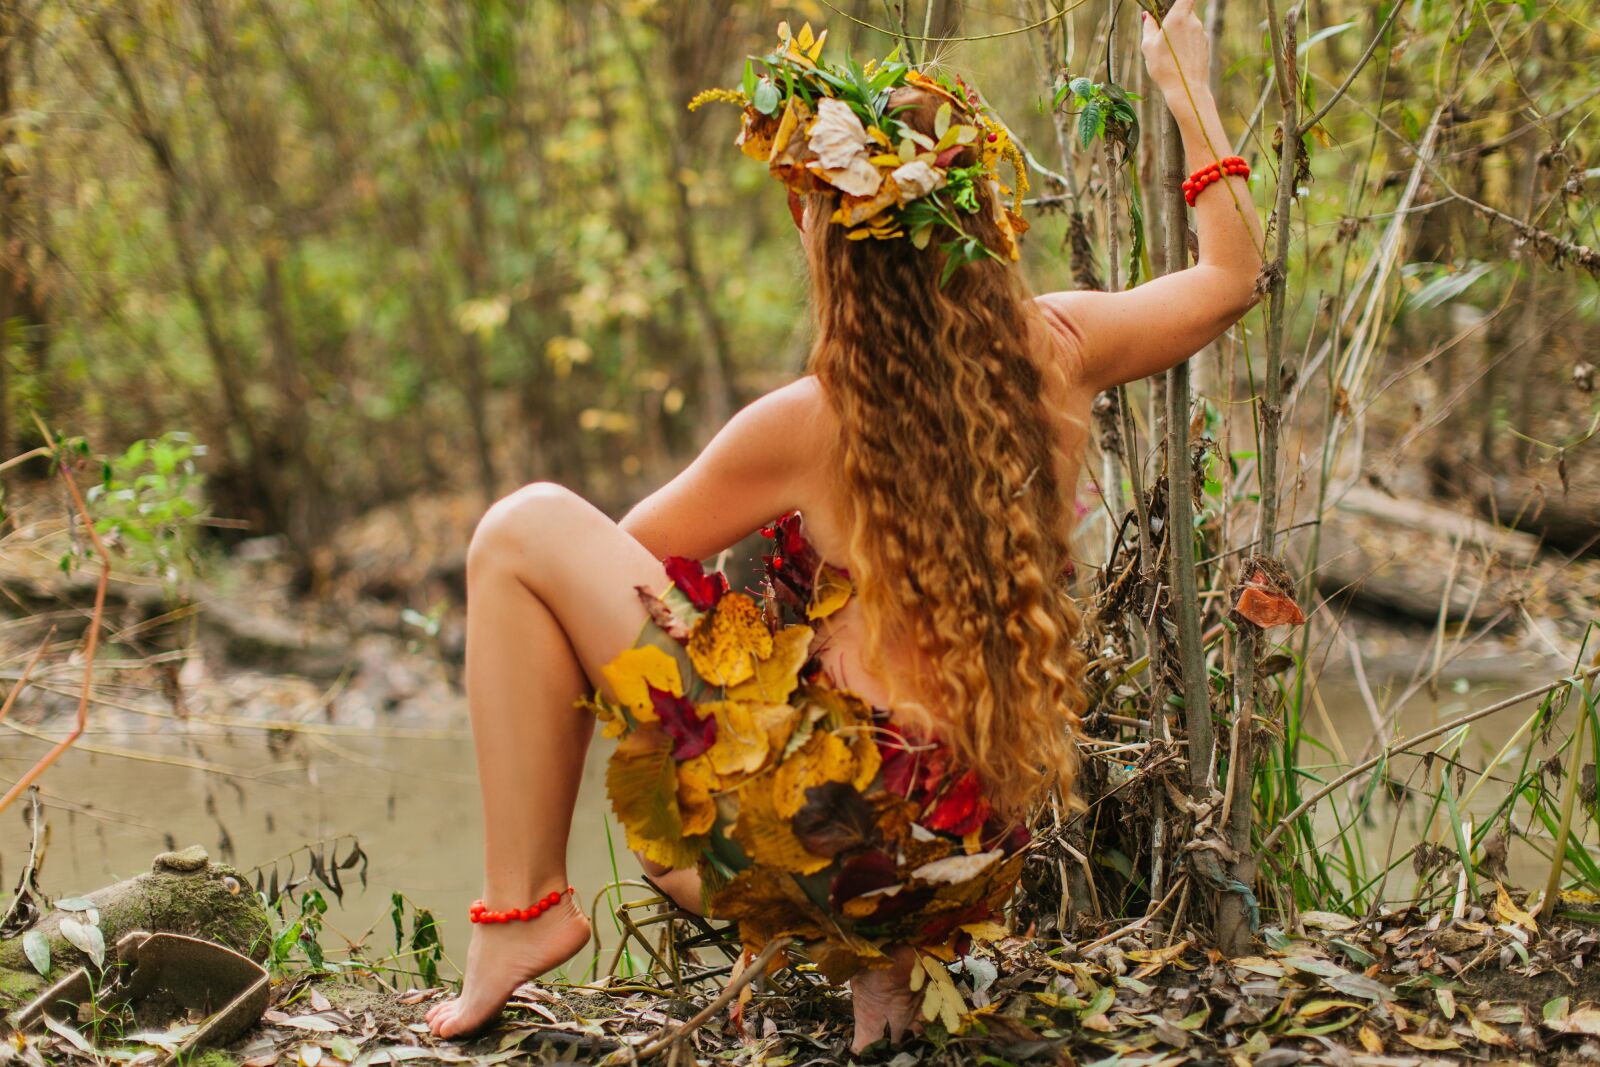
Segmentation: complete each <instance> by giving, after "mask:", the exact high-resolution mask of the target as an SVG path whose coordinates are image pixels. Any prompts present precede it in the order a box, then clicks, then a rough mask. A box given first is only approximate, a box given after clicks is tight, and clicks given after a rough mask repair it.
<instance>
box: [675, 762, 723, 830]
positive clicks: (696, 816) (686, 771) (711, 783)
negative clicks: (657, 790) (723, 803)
mask: <svg viewBox="0 0 1600 1067" xmlns="http://www.w3.org/2000/svg"><path fill="white" fill-rule="evenodd" d="M716 788H717V772H716V771H715V770H714V769H713V768H712V765H711V761H710V760H709V759H707V758H706V757H705V756H703V755H702V756H696V757H695V758H694V759H690V760H684V761H683V762H682V763H680V764H678V817H679V819H680V821H681V822H682V823H683V833H684V835H685V836H686V837H695V836H698V835H700V834H705V833H710V832H711V826H712V824H713V823H715V822H716V821H717V801H716V798H715V797H713V796H712V795H711V794H712V793H713V791H715V790H716Z"/></svg>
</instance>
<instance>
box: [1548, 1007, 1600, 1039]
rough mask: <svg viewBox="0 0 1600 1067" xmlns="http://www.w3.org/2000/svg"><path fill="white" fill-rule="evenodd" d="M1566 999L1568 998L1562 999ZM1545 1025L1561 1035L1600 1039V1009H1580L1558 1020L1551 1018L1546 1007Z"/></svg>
mask: <svg viewBox="0 0 1600 1067" xmlns="http://www.w3.org/2000/svg"><path fill="white" fill-rule="evenodd" d="M1561 999H1563V1000H1564V999H1566V998H1564V997H1563V998H1561ZM1545 1007H1546V1012H1547V1014H1546V1015H1545V1020H1544V1025H1545V1026H1546V1027H1548V1028H1549V1029H1551V1030H1554V1031H1556V1032H1557V1033H1560V1034H1586V1035H1588V1036H1590V1037H1600V1008H1579V1009H1578V1010H1577V1011H1573V1012H1568V1013H1566V1014H1565V1015H1561V1016H1558V1017H1557V1018H1554V1019H1552V1018H1550V1016H1549V1014H1548V1010H1549V1005H1546V1006H1545Z"/></svg>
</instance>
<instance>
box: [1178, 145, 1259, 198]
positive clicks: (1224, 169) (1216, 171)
mask: <svg viewBox="0 0 1600 1067" xmlns="http://www.w3.org/2000/svg"><path fill="white" fill-rule="evenodd" d="M1224 175H1237V176H1239V177H1241V178H1248V177H1250V164H1248V163H1246V162H1245V161H1244V160H1243V159H1242V158H1241V157H1239V156H1229V157H1228V158H1226V159H1219V160H1217V161H1216V162H1215V163H1212V164H1210V165H1209V166H1205V167H1201V168H1200V169H1199V170H1197V171H1195V172H1194V173H1193V174H1191V175H1189V177H1188V180H1186V181H1185V182H1184V183H1183V199H1184V200H1185V202H1187V203H1188V205H1189V206H1190V207H1194V202H1195V198H1196V197H1198V196H1199V195H1200V193H1201V191H1202V190H1204V189H1205V187H1206V186H1208V185H1210V184H1211V183H1212V182H1220V181H1221V180H1222V178H1223V176H1224Z"/></svg>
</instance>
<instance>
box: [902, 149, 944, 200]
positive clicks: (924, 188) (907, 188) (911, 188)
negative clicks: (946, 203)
mask: <svg viewBox="0 0 1600 1067" xmlns="http://www.w3.org/2000/svg"><path fill="white" fill-rule="evenodd" d="M891 176H892V177H893V178H894V183H895V185H897V186H899V187H900V198H901V199H902V200H916V199H917V198H919V197H924V196H927V195H928V194H929V193H931V192H933V191H934V190H935V189H943V188H944V185H945V178H944V172H943V171H939V170H935V169H934V168H933V167H930V166H929V165H928V163H927V161H926V160H921V159H914V160H912V161H911V162H910V163H903V164H901V165H900V166H898V167H896V168H895V170H894V173H893V174H892V175H891Z"/></svg>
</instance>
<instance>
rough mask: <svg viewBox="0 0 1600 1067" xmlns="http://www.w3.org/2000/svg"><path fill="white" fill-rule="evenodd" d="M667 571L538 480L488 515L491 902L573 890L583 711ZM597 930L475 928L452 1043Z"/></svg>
mask: <svg viewBox="0 0 1600 1067" xmlns="http://www.w3.org/2000/svg"><path fill="white" fill-rule="evenodd" d="M666 580H667V579H666V575H665V572H664V571H663V570H662V567H661V564H660V563H659V562H658V561H657V560H656V559H655V558H654V557H653V556H652V555H651V554H650V553H649V552H648V551H647V550H646V549H645V548H644V546H642V545H640V544H639V543H638V542H637V541H635V540H634V539H633V538H632V537H630V536H628V535H627V534H626V533H624V532H623V531H622V530H621V529H619V528H618V527H617V525H616V524H615V523H613V522H612V521H611V520H610V519H608V518H606V516H605V515H603V514H602V513H601V512H599V511H598V510H596V509H595V508H594V507H592V506H591V505H590V504H588V503H587V502H585V501H584V500H582V499H581V498H579V497H578V496H576V495H575V494H573V493H571V492H569V491H568V490H566V489H563V488H561V487H559V486H553V485H542V484H541V485H530V486H527V487H525V488H523V489H520V490H518V491H517V492H515V493H513V494H511V495H510V496H508V497H506V498H505V499H503V500H501V501H499V502H498V503H496V504H495V505H494V507H492V508H490V509H489V512H488V514H486V515H485V516H484V518H483V521H482V522H481V523H480V524H479V526H478V529H477V532H476V533H475V534H474V535H473V539H472V547H471V549H470V550H469V552H468V556H467V701H468V704H469V707H470V710H471V714H472V735H473V740H474V743H475V746H476V750H477V759H478V779H479V785H480V787H481V789H482V790H483V854H484V893H483V896H484V900H485V902H486V903H487V904H488V906H489V907H490V908H491V909H496V910H500V909H506V908H513V907H525V906H527V905H528V904H531V903H532V902H533V901H535V900H537V899H539V898H540V897H541V896H543V895H545V894H547V893H549V892H551V891H552V890H555V891H560V890H564V889H566V887H567V836H568V833H569V831H570V830H571V826H572V809H573V804H574V803H575V802H576V799H577V795H578V784H579V781H580V778H581V776H582V773H583V764H584V756H585V754H586V753H587V751H588V748H589V739H590V737H591V736H592V734H593V732H594V721H593V718H592V716H590V715H588V714H587V713H586V712H583V711H580V710H578V709H576V708H574V707H573V702H574V701H575V700H576V699H577V698H578V697H579V696H581V695H582V694H583V693H584V692H585V691H586V689H587V688H588V682H587V681H586V678H598V677H599V668H600V667H601V666H602V665H603V664H605V663H607V662H609V661H610V660H611V659H612V657H614V656H615V655H616V654H617V653H618V652H620V651H622V650H623V649H624V648H627V647H628V646H629V645H631V644H632V643H633V641H634V640H635V639H636V638H637V636H638V634H639V630H640V627H641V626H642V625H643V623H644V620H645V613H644V609H643V607H642V606H641V605H640V603H639V599H638V596H637V594H635V592H634V586H635V585H644V586H647V587H649V588H651V589H660V588H662V587H663V586H665V584H666ZM588 939H589V921H588V919H587V918H585V917H584V915H583V913H582V912H581V911H580V910H579V908H578V905H577V903H576V901H574V900H572V899H570V898H568V899H564V900H563V901H562V903H561V905H560V906H558V907H557V908H555V909H554V910H553V911H550V912H547V913H545V914H544V915H543V916H541V917H539V918H537V919H534V920H533V921H531V922H525V923H524V922H518V923H505V924H491V925H479V926H475V927H473V932H472V943H471V946H470V948H469V949H468V952H467V972H466V976H465V981H464V982H463V985H462V989H461V996H460V997H458V998H457V999H455V1000H451V1001H448V1002H446V1003H444V1004H440V1005H436V1006H435V1007H434V1008H433V1010H432V1011H430V1012H429V1013H428V1024H429V1026H430V1027H431V1028H432V1030H433V1032H434V1034H436V1035H438V1036H440V1037H454V1036H456V1035H458V1034H463V1033H466V1032H468V1031H471V1030H475V1029H477V1028H478V1027H479V1026H482V1025H483V1024H484V1023H486V1022H488V1021H489V1020H490V1019H492V1018H494V1016H496V1015H497V1014H498V1013H499V1011H500V1009H501V1008H502V1007H504V1006H505V1002H506V1000H507V998H508V997H510V995H511V993H512V991H513V990H515V989H516V987H517V986H518V985H520V984H521V983H522V982H524V981H526V980H528V979H530V978H535V977H538V976H539V975H541V974H543V973H545V972H546V971H549V970H551V969H553V968H555V967H558V966H560V965H561V964H562V963H565V962H566V961H567V960H568V959H570V958H571V957H572V956H573V955H575V954H576V953H577V952H578V951H579V950H580V949H582V948H583V946H584V944H585V943H586V942H587V941H588Z"/></svg>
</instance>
